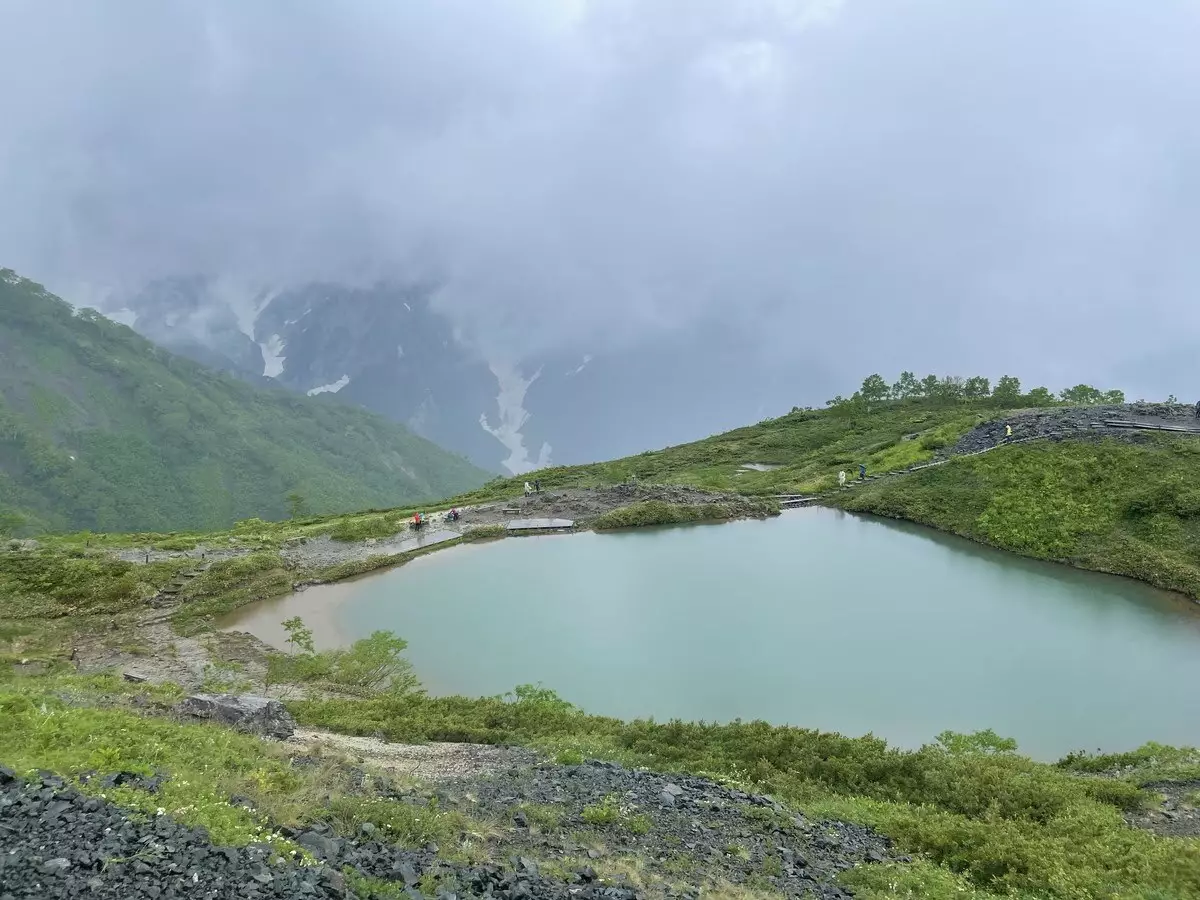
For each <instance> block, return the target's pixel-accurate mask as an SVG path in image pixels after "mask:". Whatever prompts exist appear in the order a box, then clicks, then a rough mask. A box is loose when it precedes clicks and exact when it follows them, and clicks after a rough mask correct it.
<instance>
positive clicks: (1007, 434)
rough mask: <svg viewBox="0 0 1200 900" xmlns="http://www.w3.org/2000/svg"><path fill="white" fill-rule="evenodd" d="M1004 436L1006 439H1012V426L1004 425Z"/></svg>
mask: <svg viewBox="0 0 1200 900" xmlns="http://www.w3.org/2000/svg"><path fill="white" fill-rule="evenodd" d="M1004 436H1005V437H1006V438H1010V437H1012V426H1011V425H1005V426H1004Z"/></svg>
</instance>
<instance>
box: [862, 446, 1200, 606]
mask: <svg viewBox="0 0 1200 900" xmlns="http://www.w3.org/2000/svg"><path fill="white" fill-rule="evenodd" d="M840 505H841V506H844V507H845V508H846V509H850V510H858V511H863V512H871V513H877V514H880V515H885V516H892V517H895V518H902V519H909V520H911V521H914V522H921V523H923V524H926V525H932V526H934V527H936V528H940V529H942V530H945V531H950V532H953V533H955V534H960V535H963V536H965V537H969V538H972V539H974V540H978V541H983V542H986V543H989V544H993V545H995V546H997V547H1001V548H1003V549H1005V550H1012V551H1014V552H1017V553H1021V554H1024V555H1026V556H1033V557H1038V558H1042V559H1053V560H1061V561H1063V562H1069V563H1071V564H1073V565H1077V566H1081V567H1083V568H1088V569H1096V570H1099V571H1102V572H1113V573H1116V574H1120V575H1129V576H1132V577H1134V578H1139V579H1141V580H1143V581H1148V582H1150V583H1151V584H1155V585H1158V586H1160V587H1164V588H1169V589H1171V590H1176V591H1181V592H1183V593H1185V594H1188V595H1190V596H1191V597H1193V598H1197V599H1200V439H1197V438H1178V437H1169V436H1166V435H1153V436H1147V437H1146V438H1145V439H1144V440H1143V441H1141V442H1139V443H1137V444H1131V443H1127V442H1124V441H1116V440H1112V439H1109V440H1104V441H1097V442H1093V441H1064V442H1062V443H1032V444H1021V445H1016V446H1012V447H1002V448H1000V449H998V450H995V451H993V452H991V453H987V454H984V455H982V456H975V457H965V458H960V459H955V460H953V461H952V462H950V463H949V464H947V465H944V466H940V467H938V468H934V469H926V470H923V471H921V472H918V473H915V474H913V475H909V476H906V477H904V478H898V479H893V480H888V481H881V482H877V483H874V484H869V485H867V486H865V487H862V488H857V489H856V490H855V491H854V492H853V493H852V494H851V493H849V492H848V493H847V495H846V496H845V498H844V499H843V500H841V501H840Z"/></svg>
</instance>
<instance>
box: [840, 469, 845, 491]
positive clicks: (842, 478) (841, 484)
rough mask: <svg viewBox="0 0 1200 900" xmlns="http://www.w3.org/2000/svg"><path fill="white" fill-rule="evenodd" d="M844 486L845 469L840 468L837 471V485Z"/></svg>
mask: <svg viewBox="0 0 1200 900" xmlns="http://www.w3.org/2000/svg"><path fill="white" fill-rule="evenodd" d="M845 486H846V470H845V469H842V471H840V472H838V487H843V488H844V487H845Z"/></svg>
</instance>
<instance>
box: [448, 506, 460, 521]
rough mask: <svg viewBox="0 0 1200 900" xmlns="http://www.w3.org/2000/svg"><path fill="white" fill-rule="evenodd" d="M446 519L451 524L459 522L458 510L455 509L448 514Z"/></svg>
mask: <svg viewBox="0 0 1200 900" xmlns="http://www.w3.org/2000/svg"><path fill="white" fill-rule="evenodd" d="M446 518H447V519H449V520H450V521H451V522H457V521H458V508H457V507H455V508H454V509H452V510H450V512H448V513H446Z"/></svg>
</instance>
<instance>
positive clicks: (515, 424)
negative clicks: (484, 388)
mask: <svg viewBox="0 0 1200 900" xmlns="http://www.w3.org/2000/svg"><path fill="white" fill-rule="evenodd" d="M488 368H489V369H491V371H492V374H493V375H495V376H496V383H497V384H498V385H499V387H500V392H499V394H498V395H497V396H496V406H497V408H498V409H499V420H498V421H497V423H496V424H495V425H492V424H491V423H490V422H489V420H488V416H487V413H480V414H479V425H480V427H481V428H482V429H483V430H484V431H486V432H487V433H488V434H490V435H491V436H492V437H494V438H495V439H496V440H498V441H499V442H500V443H501V444H502V445H504V447H505V448H506V449H507V450H508V458H507V459H505V460H504V461H503V463H502V465H503V466H504V468H506V469H508V471H510V472H511V473H512V474H514V475H520V474H522V473H524V472H531V471H533V470H534V469H541V468H545V467H546V466H548V465H549V464H550V454H551V452H552V448H551V446H550V444H548V443H543V444H542V446H541V448H540V449H539V450H538V455H537V458H536V459H530V458H529V451H528V450H527V449H526V447H525V436H524V435H522V434H521V429H522V428H523V427H524V426H525V423H526V422H528V421H529V412H528V411H527V410H526V409H525V394H526V392H527V391H528V390H529V386H530V385H531V384H533V383H534V382H535V381H537V380H538V378H539V377H540V376H541V374H542V370H541V369H540V368H539V369H538V370H537V371H536V372H534V373H533V375H532V376H531V377H529V378H528V379H526V378H524V377H523V376H522V375H521V373H520V372H519V371H518V370H517V368H516V366H512V365H508V364H506V363H488Z"/></svg>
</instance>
